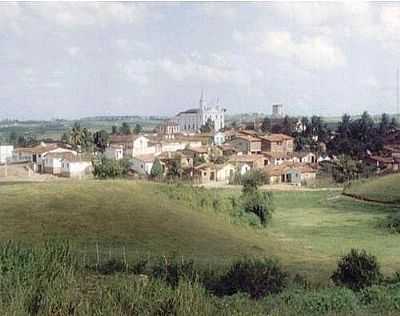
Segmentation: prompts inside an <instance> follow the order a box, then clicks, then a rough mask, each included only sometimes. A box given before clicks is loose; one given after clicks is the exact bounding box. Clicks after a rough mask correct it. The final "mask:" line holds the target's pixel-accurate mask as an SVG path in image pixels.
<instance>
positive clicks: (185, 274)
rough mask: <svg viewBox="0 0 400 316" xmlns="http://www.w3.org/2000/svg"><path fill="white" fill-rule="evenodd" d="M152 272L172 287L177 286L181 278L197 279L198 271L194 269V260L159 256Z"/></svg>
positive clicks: (151, 269)
mask: <svg viewBox="0 0 400 316" xmlns="http://www.w3.org/2000/svg"><path fill="white" fill-rule="evenodd" d="M149 270H150V274H151V275H152V276H153V277H155V278H157V279H161V280H163V281H165V282H166V283H167V284H169V285H170V286H172V287H176V286H177V285H178V283H179V280H181V279H185V280H193V281H194V280H196V279H197V273H196V271H195V269H194V262H193V260H186V261H185V260H184V259H183V258H181V259H180V260H179V259H177V258H174V257H162V258H159V259H158V260H157V261H156V262H155V263H153V264H152V265H151V266H150V267H149Z"/></svg>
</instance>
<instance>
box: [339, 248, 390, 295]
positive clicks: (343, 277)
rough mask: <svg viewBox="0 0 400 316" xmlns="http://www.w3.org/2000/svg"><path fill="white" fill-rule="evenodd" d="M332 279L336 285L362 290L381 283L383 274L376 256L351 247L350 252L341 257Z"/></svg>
mask: <svg viewBox="0 0 400 316" xmlns="http://www.w3.org/2000/svg"><path fill="white" fill-rule="evenodd" d="M331 279H332V280H333V282H334V283H335V284H336V285H339V286H346V287H348V288H350V289H352V290H360V289H362V288H365V287H368V286H371V285H373V284H377V283H379V282H380V281H381V280H382V274H381V272H380V266H379V263H378V261H377V259H376V257H375V256H372V255H370V254H367V253H366V251H365V250H361V251H358V250H357V249H351V251H350V253H349V254H347V255H345V256H343V257H342V258H340V259H339V262H338V267H337V270H336V271H335V272H334V273H333V274H332V276H331Z"/></svg>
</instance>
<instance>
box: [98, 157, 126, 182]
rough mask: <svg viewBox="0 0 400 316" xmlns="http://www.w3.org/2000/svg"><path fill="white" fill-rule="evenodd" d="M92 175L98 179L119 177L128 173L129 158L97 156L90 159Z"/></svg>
mask: <svg viewBox="0 0 400 316" xmlns="http://www.w3.org/2000/svg"><path fill="white" fill-rule="evenodd" d="M92 164H93V175H94V176H95V177H96V178H99V179H107V178H119V177H124V176H126V175H127V174H128V169H129V160H127V159H120V160H115V159H109V158H106V157H104V156H101V157H97V158H95V159H94V160H93V161H92Z"/></svg>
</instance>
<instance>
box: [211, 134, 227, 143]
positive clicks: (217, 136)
mask: <svg viewBox="0 0 400 316" xmlns="http://www.w3.org/2000/svg"><path fill="white" fill-rule="evenodd" d="M213 143H214V145H216V146H220V145H222V144H223V143H225V133H224V132H215V133H214V139H213Z"/></svg>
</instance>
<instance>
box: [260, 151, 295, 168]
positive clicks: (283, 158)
mask: <svg viewBox="0 0 400 316" xmlns="http://www.w3.org/2000/svg"><path fill="white" fill-rule="evenodd" d="M262 154H263V155H264V157H265V159H266V160H267V161H268V162H267V163H266V165H273V166H278V165H281V164H283V163H287V162H294V158H293V153H282V152H262Z"/></svg>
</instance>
